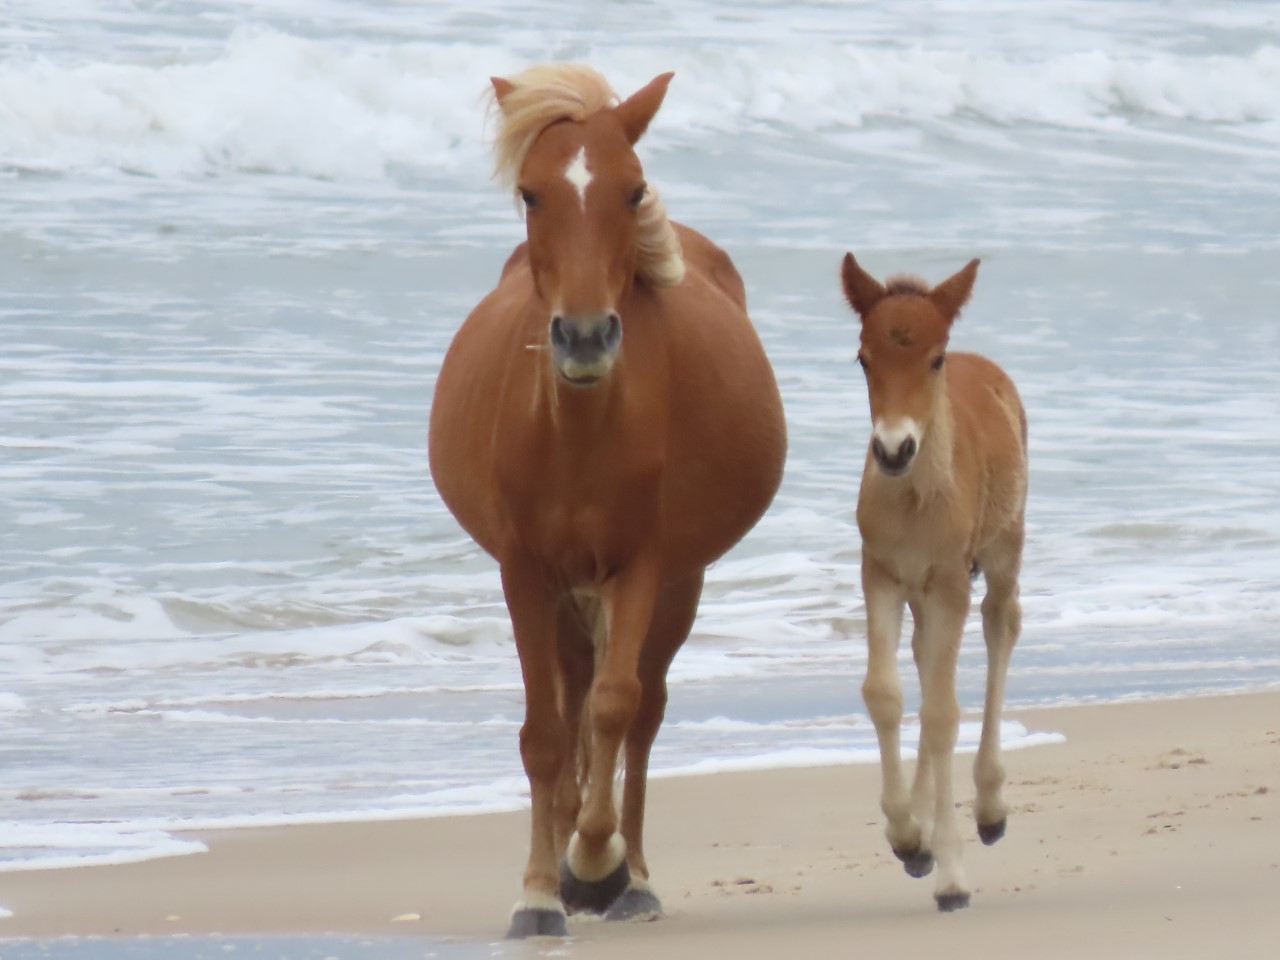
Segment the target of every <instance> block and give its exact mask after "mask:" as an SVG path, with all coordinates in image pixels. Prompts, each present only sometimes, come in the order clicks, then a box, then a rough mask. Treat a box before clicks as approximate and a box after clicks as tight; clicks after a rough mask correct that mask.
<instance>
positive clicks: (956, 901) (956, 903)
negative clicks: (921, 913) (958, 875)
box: [933, 891, 969, 913]
mask: <svg viewBox="0 0 1280 960" xmlns="http://www.w3.org/2000/svg"><path fill="white" fill-rule="evenodd" d="M933 899H934V900H936V901H938V909H939V910H941V911H942V912H943V913H951V912H952V911H953V910H963V909H964V908H965V907H967V906H968V905H969V894H968V893H965V892H963V891H962V892H960V893H935V894H934V895H933Z"/></svg>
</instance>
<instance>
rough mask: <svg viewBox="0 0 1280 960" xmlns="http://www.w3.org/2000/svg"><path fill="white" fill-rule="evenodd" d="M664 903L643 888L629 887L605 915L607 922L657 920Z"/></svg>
mask: <svg viewBox="0 0 1280 960" xmlns="http://www.w3.org/2000/svg"><path fill="white" fill-rule="evenodd" d="M660 916H662V901H660V900H659V899H658V898H657V897H656V896H654V895H653V893H652V892H651V891H649V890H645V889H644V888H642V887H628V888H627V890H626V892H625V893H623V894H622V896H620V897H619V898H618V899H617V900H615V901H614V902H613V906H611V907H610V908H609V910H608V912H607V913H606V914H605V915H604V918H605V919H606V920H657V919H658V918H659V917H660Z"/></svg>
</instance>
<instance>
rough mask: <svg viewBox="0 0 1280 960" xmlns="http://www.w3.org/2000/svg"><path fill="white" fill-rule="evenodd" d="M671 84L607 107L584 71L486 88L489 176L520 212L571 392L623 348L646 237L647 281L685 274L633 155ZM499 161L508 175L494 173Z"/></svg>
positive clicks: (660, 80)
mask: <svg viewBox="0 0 1280 960" xmlns="http://www.w3.org/2000/svg"><path fill="white" fill-rule="evenodd" d="M671 77H672V74H670V73H666V74H663V75H662V76H659V77H657V78H656V79H654V80H653V81H651V82H650V83H649V84H648V85H647V86H645V87H643V88H642V89H641V90H639V91H638V92H637V93H635V94H634V95H632V96H631V97H630V98H628V99H627V100H624V101H622V102H621V103H617V104H616V106H613V105H611V103H612V102H616V98H615V97H613V94H612V91H611V90H609V88H608V85H607V84H606V83H605V82H604V80H603V78H601V77H600V76H599V75H598V74H595V73H594V71H590V70H588V69H587V68H582V67H570V66H564V65H561V66H559V67H542V68H534V70H531V71H528V72H526V73H525V74H521V75H520V76H518V77H516V78H514V79H512V80H503V79H500V78H496V77H495V78H494V79H493V90H494V94H495V96H496V99H497V102H498V106H499V108H500V110H501V113H502V121H503V130H502V132H501V134H500V138H499V173H500V174H505V175H506V176H508V178H509V179H510V180H511V181H512V182H513V186H514V187H515V189H516V190H517V191H518V193H519V196H520V199H521V200H522V201H523V203H524V210H525V219H526V223H527V229H528V238H529V247H528V250H529V265H530V267H531V269H532V272H533V283H534V286H535V288H536V290H537V293H538V295H539V297H540V298H541V299H542V301H543V303H545V304H546V307H547V312H548V315H547V338H548V342H549V346H550V351H551V357H552V361H553V363H554V365H555V368H556V370H557V371H558V372H559V373H560V375H561V376H562V377H563V378H564V379H565V380H566V381H568V382H569V383H572V384H575V385H579V386H587V385H590V384H593V383H595V382H596V381H598V380H600V379H601V378H602V377H604V376H606V375H607V374H608V373H609V371H610V370H611V369H612V367H613V364H614V361H615V360H616V359H617V357H618V352H619V349H620V347H621V345H622V320H623V318H622V317H621V315H620V314H619V304H620V302H621V301H622V298H623V295H624V293H625V292H626V291H627V289H628V287H630V285H631V284H632V283H633V282H634V280H635V278H636V276H637V275H638V274H639V275H640V276H642V277H643V276H646V270H645V267H646V263H645V262H643V261H644V260H645V253H646V251H647V250H648V251H650V252H651V251H652V249H653V246H654V243H653V239H654V237H655V236H656V237H658V238H659V240H660V241H661V242H660V244H659V245H660V246H661V245H662V243H665V246H666V247H667V249H666V251H665V253H664V255H663V256H662V257H659V258H656V259H655V258H652V257H650V259H655V263H657V264H658V266H657V268H656V272H655V273H653V274H652V275H650V276H649V277H648V279H652V280H655V281H656V282H659V283H662V282H668V283H670V282H677V281H678V280H679V279H680V276H682V275H683V261H682V260H680V255H679V246H678V241H676V240H675V233H674V230H673V229H672V228H671V226H670V225H669V223H668V222H667V219H666V212H665V208H663V207H662V204H661V202H660V201H659V200H658V199H657V196H656V194H655V193H654V192H653V191H652V190H651V188H650V187H648V185H647V184H646V183H645V180H644V172H643V170H642V169H641V167H640V161H639V159H638V158H637V157H636V154H635V150H634V149H633V147H634V145H635V143H636V141H638V140H639V139H640V137H641V135H643V133H644V132H645V129H646V128H647V127H648V126H649V121H650V120H652V119H653V116H654V114H656V113H657V111H658V108H659V107H660V106H661V105H662V100H663V97H664V96H665V95H666V92H667V85H668V84H669V83H670V82H671ZM504 140H505V141H506V143H505V148H506V153H505V154H504ZM513 140H518V141H519V142H515V143H512V142H511V141H513ZM504 161H505V162H506V163H507V165H508V167H510V168H513V169H506V170H504V168H503V164H504ZM673 251H674V252H673Z"/></svg>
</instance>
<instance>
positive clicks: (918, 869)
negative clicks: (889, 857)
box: [893, 847, 933, 880]
mask: <svg viewBox="0 0 1280 960" xmlns="http://www.w3.org/2000/svg"><path fill="white" fill-rule="evenodd" d="M893 855H894V856H895V857H897V858H898V859H899V860H901V861H902V869H903V870H905V871H907V874H908V875H909V876H912V877H915V878H916V879H917V880H919V879H920V878H921V877H927V876H928V875H929V874H930V873H932V872H933V854H932V853H930V852H929V851H928V850H926V849H924V847H916V848H915V849H914V850H897V849H895V850H894V851H893Z"/></svg>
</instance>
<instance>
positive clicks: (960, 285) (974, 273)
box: [929, 257, 981, 323]
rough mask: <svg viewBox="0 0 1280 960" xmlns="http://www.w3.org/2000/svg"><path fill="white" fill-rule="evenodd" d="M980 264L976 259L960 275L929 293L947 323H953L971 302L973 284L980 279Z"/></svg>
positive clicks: (948, 279)
mask: <svg viewBox="0 0 1280 960" xmlns="http://www.w3.org/2000/svg"><path fill="white" fill-rule="evenodd" d="M980 262H981V261H980V260H978V259H977V258H976V257H975V258H974V259H972V260H970V261H969V262H968V263H966V264H965V265H964V266H963V267H962V268H961V269H960V271H959V272H958V273H956V274H954V275H953V276H950V277H948V278H947V279H946V280H943V281H942V282H941V283H940V284H938V285H937V286H936V287H934V288H933V289H932V290H930V291H929V299H930V300H932V301H933V305H934V306H935V307H937V308H938V312H939V313H940V314H942V316H943V319H945V320H946V321H947V323H953V322H954V321H955V319H956V316H957V315H958V314H959V313H960V310H961V308H962V307H964V305H965V304H966V303H968V302H969V294H971V293H973V282H974V281H975V280H977V279H978V264H979V263H980Z"/></svg>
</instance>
